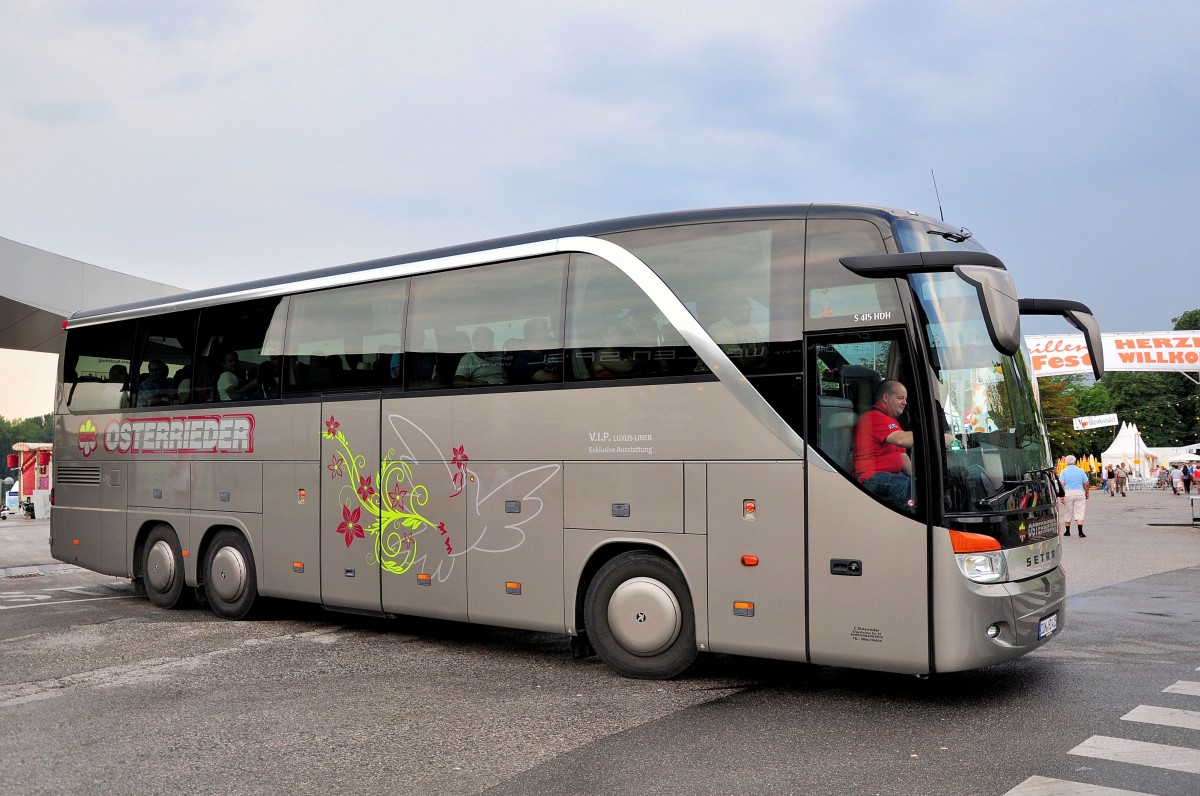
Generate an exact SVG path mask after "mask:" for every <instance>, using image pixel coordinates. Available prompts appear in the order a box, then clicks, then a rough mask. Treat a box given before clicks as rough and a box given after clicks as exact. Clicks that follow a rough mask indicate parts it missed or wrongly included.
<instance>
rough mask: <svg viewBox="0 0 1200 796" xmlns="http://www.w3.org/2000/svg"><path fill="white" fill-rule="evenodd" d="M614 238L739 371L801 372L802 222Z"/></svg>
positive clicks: (746, 224) (703, 226)
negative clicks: (648, 270)
mask: <svg viewBox="0 0 1200 796" xmlns="http://www.w3.org/2000/svg"><path fill="white" fill-rule="evenodd" d="M611 239H612V240H613V241H614V242H616V243H618V244H620V245H621V246H623V247H625V248H627V249H629V250H630V251H631V252H632V253H634V254H635V255H637V256H638V257H639V258H640V259H641V260H642V261H643V262H645V263H646V264H647V265H649V266H650V268H652V269H653V270H654V271H655V273H657V274H658V275H659V276H660V277H662V279H663V281H664V282H666V283H667V285H668V286H669V287H670V288H671V290H672V291H673V292H674V293H675V295H677V296H678V297H679V299H680V300H681V301H682V302H683V303H684V304H685V305H686V306H687V308H688V309H689V310H690V311H691V313H692V315H694V316H695V318H696V320H698V321H699V322H700V324H701V325H702V326H704V328H705V329H706V330H707V331H708V333H709V334H710V335H711V336H712V338H713V340H714V341H715V342H716V343H717V344H718V345H719V346H720V347H721V349H722V350H723V351H724V352H725V353H726V355H728V356H729V358H730V359H731V360H733V362H734V364H736V365H737V366H738V367H739V368H740V369H741V370H742V371H743V372H744V373H746V374H748V375H754V374H760V373H779V372H785V371H788V372H790V371H796V370H799V361H800V355H799V344H798V341H799V340H800V338H801V326H802V322H801V318H802V315H801V311H800V296H801V293H800V284H801V279H802V276H803V267H802V266H803V257H804V222H802V221H792V220H784V221H772V222H765V221H753V222H736V223H723V224H695V225H690V226H679V227H665V228H659V229H648V230H639V231H637V232H627V233H621V234H618V235H613V236H611ZM702 368H703V366H702Z"/></svg>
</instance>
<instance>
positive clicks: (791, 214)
mask: <svg viewBox="0 0 1200 796" xmlns="http://www.w3.org/2000/svg"><path fill="white" fill-rule="evenodd" d="M814 214H819V215H821V216H822V217H827V218H828V217H836V216H843V215H845V216H854V217H857V218H862V217H864V216H875V217H877V218H879V219H881V220H884V219H889V218H892V217H895V216H903V217H906V218H910V219H915V220H921V221H925V222H927V223H930V224H933V225H935V226H944V224H941V223H939V222H938V221H937V220H936V219H931V218H928V217H925V216H922V215H920V214H918V213H915V212H912V211H907V210H897V209H892V208H886V207H878V206H870V205H851V204H815V203H809V204H781V205H756V206H747V207H722V208H711V209H704V210H680V211H673V212H667V213H652V214H648V215H640V216H628V217H625V218H616V219H608V220H605V221H592V222H587V223H583V224H575V225H572V226H567V227H558V228H556V229H548V230H541V231H538V232H528V233H522V234H519V235H510V236H506V237H502V238H492V239H490V240H483V241H476V242H474V243H465V244H460V245H456V246H446V247H443V248H438V249H428V250H425V251H419V252H413V253H410V254H401V255H396V256H392V257H383V258H380V259H376V260H366V261H363V262H357V263H349V264H346V265H335V266H330V267H327V268H319V269H315V270H312V271H304V272H301V273H296V274H288V275H285V276H276V277H268V278H264V279H257V280H251V281H248V282H239V283H236V284H232V285H223V286H218V287H211V288H204V289H202V290H195V291H190V292H186V293H177V294H175V295H172V296H167V297H163V298H154V299H146V300H142V301H136V302H130V303H128V304H120V305H116V306H110V307H99V308H94V309H85V310H80V311H78V312H75V313H74V314H72V315H71V317H70V318H69V320H68V321H67V326H68V327H69V326H71V325H72V322H76V321H100V320H102V319H103V318H105V316H110V315H116V316H119V317H135V316H138V315H143V314H145V315H153V314H157V313H159V312H165V311H169V310H171V309H174V308H177V307H180V306H188V307H199V306H205V305H210V304H221V303H224V302H225V301H227V300H231V299H234V298H235V297H237V298H244V297H248V296H253V295H277V294H278V293H280V292H283V291H281V290H280V288H284V287H286V286H289V285H296V286H297V287H298V289H300V290H303V289H312V288H303V287H300V285H301V283H306V282H317V281H325V282H332V281H338V277H349V276H350V275H355V276H356V277H357V278H356V279H354V280H349V279H345V280H344V281H345V282H346V283H349V282H351V281H370V280H371V278H372V276H371V273H370V272H371V271H375V270H383V269H389V268H392V267H394V266H398V265H407V264H413V263H420V262H424V261H432V260H440V259H445V258H449V257H455V256H460V255H468V254H473V253H478V252H486V251H491V250H494V249H503V248H509V247H514V246H521V245H526V244H532V243H539V242H544V241H552V240H556V239H559V238H567V237H578V236H598V235H611V234H614V233H618V232H630V231H634V230H639V229H650V228H654V227H668V226H677V225H682V224H712V223H719V222H726V221H754V220H770V219H784V218H798V219H802V218H807V217H809V216H810V215H814ZM948 228H949V227H948ZM380 278H386V275H383V274H381V275H380Z"/></svg>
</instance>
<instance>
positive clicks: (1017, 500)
mask: <svg viewBox="0 0 1200 796" xmlns="http://www.w3.org/2000/svg"><path fill="white" fill-rule="evenodd" d="M909 281H910V284H911V285H912V288H913V290H914V292H915V293H916V297H917V302H918V306H919V311H920V314H921V320H922V326H923V330H924V337H925V343H926V345H927V347H928V352H929V364H930V367H931V369H932V374H933V378H935V379H936V383H937V400H938V402H939V404H940V409H941V412H942V414H943V417H944V421H945V422H944V425H943V427H942V431H943V433H944V434H946V435H949V436H950V438H951V439H950V441H949V444H948V445H947V448H946V471H945V478H946V491H945V510H946V512H947V513H950V514H959V513H977V512H988V511H1003V510H1013V509H1020V508H1026V507H1028V505H1029V503H1030V502H1031V500H1032V499H1033V494H1034V493H1033V492H1032V491H1031V489H1030V482H1031V481H1038V482H1041V481H1042V479H1041V478H1039V477H1036V476H1034V475H1033V474H1034V473H1036V472H1037V471H1039V470H1045V469H1046V468H1048V467H1049V466H1050V453H1049V445H1048V441H1047V439H1046V436H1045V432H1044V430H1043V426H1042V424H1041V422H1040V415H1039V411H1038V404H1037V397H1036V394H1035V392H1034V386H1033V383H1032V376H1031V374H1030V372H1029V368H1028V364H1027V362H1026V361H1025V358H1024V356H1023V354H1022V353H1018V354H1017V355H1016V356H1007V355H1004V354H1002V353H1000V352H999V351H997V350H996V348H995V346H994V345H993V344H992V342H991V339H990V338H989V336H988V331H987V325H986V320H985V318H984V316H983V312H982V310H981V309H980V305H979V302H978V300H977V298H976V293H975V289H974V288H973V287H972V286H971V285H969V284H968V283H967V282H965V281H964V280H962V279H961V278H959V277H958V276H957V275H956V274H953V273H927V274H914V275H912V276H910V277H909Z"/></svg>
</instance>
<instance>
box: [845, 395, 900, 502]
mask: <svg viewBox="0 0 1200 796" xmlns="http://www.w3.org/2000/svg"><path fill="white" fill-rule="evenodd" d="M906 406H908V390H907V389H906V388H905V387H904V385H903V384H901V383H900V382H898V381H894V380H892V379H888V380H886V381H883V382H881V383H880V384H879V388H878V390H877V391H876V398H875V405H874V406H872V407H871V408H870V409H868V410H867V411H866V412H864V413H863V415H862V417H860V418H859V419H858V424H857V425H856V426H855V428H854V478H855V479H856V480H857V481H858V482H859V483H860V484H862V485H863V487H865V488H866V489H867V491H869V492H871V493H872V494H874V495H876V496H878V497H880V498H881V499H883V501H884V502H886V503H888V504H889V505H892V506H895V507H896V508H899V509H901V510H903V511H912V510H913V500H912V497H911V495H912V459H910V458H909V455H908V449H910V448H912V446H913V433H912V432H911V431H905V430H904V429H902V428H901V427H900V421H899V420H898V419H897V418H899V417H900V415H901V414H902V413H903V412H904V409H905V407H906Z"/></svg>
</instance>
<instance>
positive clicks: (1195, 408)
mask: <svg viewBox="0 0 1200 796" xmlns="http://www.w3.org/2000/svg"><path fill="white" fill-rule="evenodd" d="M1171 322H1172V323H1173V324H1174V326H1173V327H1171V328H1172V329H1173V330H1174V331H1176V332H1184V331H1192V330H1197V329H1200V310H1188V311H1187V312H1185V313H1183V314H1182V315H1180V316H1179V317H1178V318H1172V319H1171ZM1197 376H1200V372H1198V373H1196V374H1190V377H1189V376H1184V375H1183V374H1180V375H1178V376H1176V377H1175V378H1176V379H1178V381H1177V382H1176V384H1177V386H1178V388H1179V394H1180V395H1181V396H1184V398H1183V400H1182V402H1181V403H1180V407H1179V413H1180V415H1181V417H1182V421H1183V429H1182V436H1183V443H1182V444H1184V445H1188V444H1190V443H1193V442H1198V441H1200V384H1197V383H1196V382H1195V381H1193V380H1192V379H1193V378H1195V377H1197Z"/></svg>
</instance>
